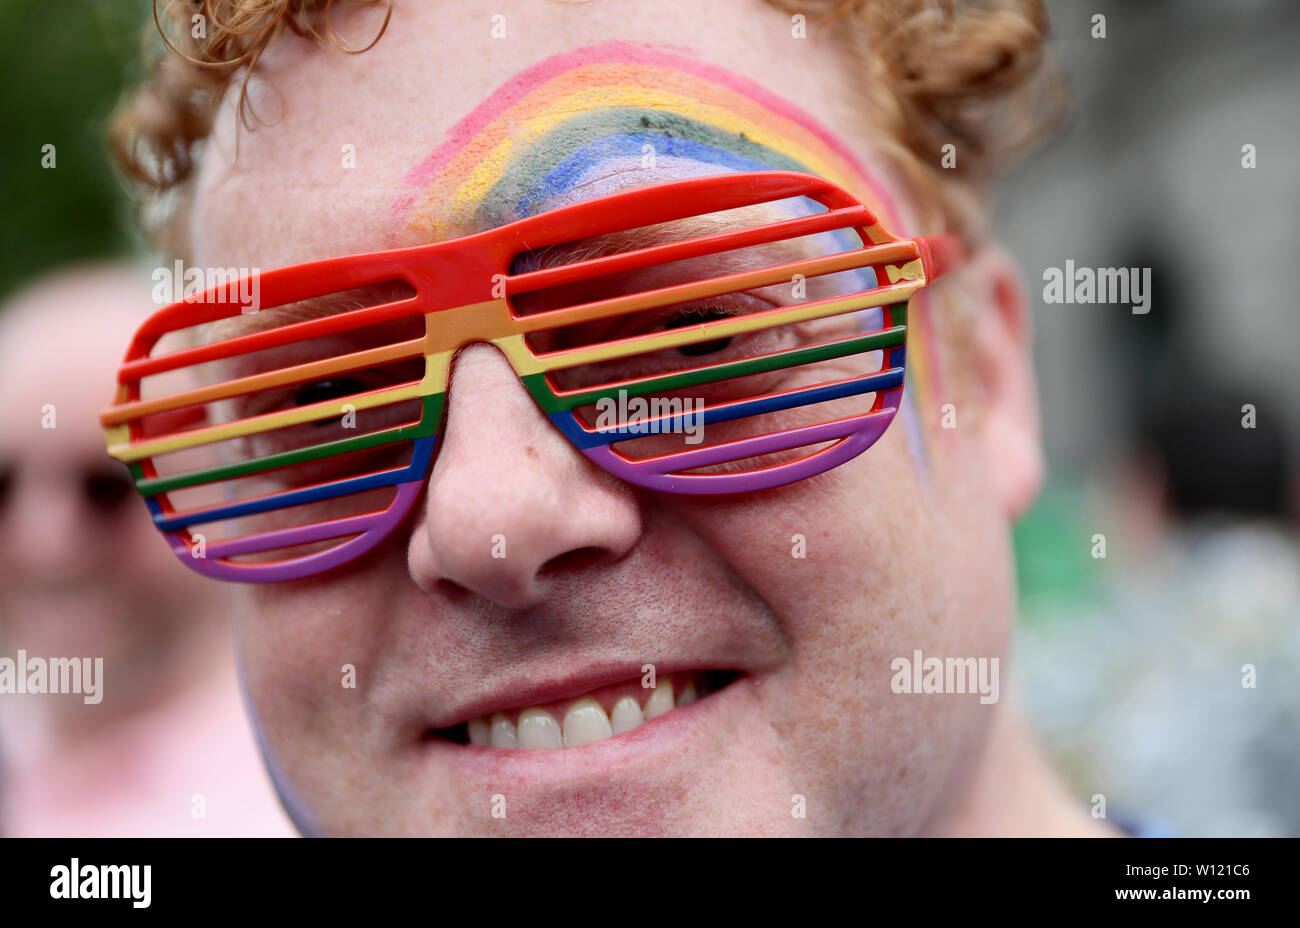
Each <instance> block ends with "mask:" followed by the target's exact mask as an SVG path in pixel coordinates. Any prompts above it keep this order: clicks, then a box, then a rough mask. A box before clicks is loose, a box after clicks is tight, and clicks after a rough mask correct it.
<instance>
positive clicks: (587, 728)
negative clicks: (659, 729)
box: [428, 670, 741, 750]
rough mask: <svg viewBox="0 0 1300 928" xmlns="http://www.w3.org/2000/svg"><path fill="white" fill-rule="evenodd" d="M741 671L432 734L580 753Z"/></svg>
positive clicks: (586, 697) (679, 676)
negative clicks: (582, 749) (583, 747)
mask: <svg viewBox="0 0 1300 928" xmlns="http://www.w3.org/2000/svg"><path fill="white" fill-rule="evenodd" d="M740 676H741V674H740V673H739V672H737V671H729V670H715V671H687V672H682V673H675V674H671V675H665V676H661V677H659V678H658V679H657V680H656V681H655V682H656V685H655V686H654V687H647V686H643V685H642V680H641V679H640V678H636V679H632V680H627V681H624V682H622V683H616V684H614V685H612V686H603V687H600V688H599V689H596V690H591V691H589V692H586V693H581V694H578V695H576V696H573V697H571V698H568V699H562V700H557V701H555V702H549V703H546V704H544V705H536V706H520V707H515V708H507V709H500V710H498V711H495V712H492V713H489V714H487V715H482V716H479V717H477V718H473V719H470V720H469V721H466V722H461V723H460V724H458V725H452V726H451V727H449V728H441V729H436V730H430V731H429V733H428V734H429V737H430V738H436V739H439V740H444V741H450V742H452V743H454V744H464V745H477V746H480V747H491V748H500V749H504V750H545V749H552V750H554V749H556V748H578V747H582V746H583V745H587V744H591V743H593V742H596V741H604V740H605V739H607V738H614V737H617V736H619V735H622V734H625V733H627V732H629V731H632V730H633V729H635V728H639V727H640V726H642V725H644V724H647V723H649V722H652V721H654V720H655V719H657V718H659V717H660V716H663V715H667V714H668V713H670V712H673V711H674V710H677V709H681V708H684V707H685V706H688V705H690V704H691V703H693V702H696V701H698V700H701V699H704V698H706V697H708V696H710V695H712V694H714V693H717V692H718V691H719V690H722V689H725V688H726V687H727V686H729V685H730V684H732V683H734V682H735V681H736V680H737V679H739V678H740Z"/></svg>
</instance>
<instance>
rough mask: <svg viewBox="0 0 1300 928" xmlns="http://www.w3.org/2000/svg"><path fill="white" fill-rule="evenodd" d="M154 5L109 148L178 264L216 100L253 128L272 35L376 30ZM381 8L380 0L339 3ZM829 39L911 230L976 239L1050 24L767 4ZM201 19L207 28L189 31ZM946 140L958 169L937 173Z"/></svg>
mask: <svg viewBox="0 0 1300 928" xmlns="http://www.w3.org/2000/svg"><path fill="white" fill-rule="evenodd" d="M158 2H159V0H154V23H153V24H151V25H150V26H149V27H147V29H148V31H152V30H154V29H155V28H156V29H157V31H158V33H159V34H161V35H162V36H163V46H164V47H163V49H162V51H161V53H160V54H159V55H158V56H157V58H156V60H155V61H154V62H153V65H152V69H151V71H150V73H149V76H148V78H147V80H146V81H145V82H144V83H143V85H142V86H140V87H139V88H137V89H135V90H134V91H133V92H132V93H131V94H130V95H129V96H128V97H127V98H126V99H125V100H124V102H123V104H122V105H121V106H120V107H119V108H118V111H117V113H116V114H115V115H114V118H113V120H112V123H111V126H110V131H109V141H110V147H111V149H112V152H113V155H114V157H115V159H116V161H117V164H118V165H119V167H120V168H121V170H122V172H123V173H124V174H125V176H126V178H127V180H128V183H129V184H130V185H131V186H132V187H133V188H134V192H135V194H136V196H137V199H138V200H139V201H140V203H141V205H142V207H143V208H144V211H143V218H144V223H145V228H146V231H147V233H148V234H149V236H150V238H151V240H152V241H153V243H154V244H155V245H156V246H158V247H160V248H162V249H163V250H164V251H167V252H168V253H169V254H173V255H185V254H186V252H187V248H188V245H187V241H186V239H185V236H184V229H185V221H184V220H185V217H186V215H187V213H188V203H189V197H190V192H189V191H190V181H191V179H192V177H193V174H194V169H195V164H196V160H197V157H198V145H199V143H201V142H202V141H203V140H204V139H205V138H206V137H207V136H208V134H209V133H210V132H211V130H212V122H213V118H214V113H215V111H216V108H217V104H218V103H219V102H220V101H221V99H222V98H223V97H224V96H225V95H226V93H227V92H228V91H230V90H231V84H232V82H233V81H235V79H236V77H237V76H238V75H239V74H241V73H242V75H243V77H242V80H241V82H240V84H239V99H238V101H237V102H238V106H237V112H238V114H239V119H240V123H241V126H243V127H247V126H250V125H251V124H252V114H251V113H250V111H249V109H248V106H247V103H248V101H247V98H246V96H245V91H246V88H247V83H248V78H249V75H250V74H251V73H252V72H253V70H254V69H255V68H256V67H257V62H258V59H259V58H260V57H261V55H262V53H263V52H264V51H265V50H266V48H267V46H268V45H269V44H270V43H271V42H272V41H273V40H274V39H275V37H276V35H277V34H279V33H280V32H281V30H284V29H289V30H291V31H293V32H295V33H297V34H298V35H301V36H307V37H314V38H315V39H316V40H317V41H318V42H319V43H320V44H321V45H323V46H327V47H330V48H334V49H338V50H340V51H343V52H346V53H349V54H360V53H362V52H364V51H366V50H367V49H369V48H370V47H372V46H373V45H374V44H375V43H376V42H378V41H379V39H380V38H381V37H382V35H383V33H384V31H385V30H386V29H387V27H388V22H389V17H390V16H391V14H392V2H393V0H386V2H387V3H388V12H387V15H386V16H385V18H384V21H383V24H382V25H381V26H380V28H379V30H378V32H377V34H376V35H375V36H374V38H373V39H372V41H371V42H370V44H369V45H366V46H365V47H364V48H349V47H347V46H346V45H345V43H343V42H342V41H341V40H340V39H339V37H338V35H337V33H335V32H334V30H333V28H332V25H331V23H330V10H331V7H332V6H333V5H334V3H335V2H336V0H167V2H166V6H165V7H164V8H162V9H161V10H160V9H159V7H158ZM342 2H347V3H377V2H385V0H342ZM767 2H769V3H770V4H771V5H773V6H776V7H778V8H780V9H782V10H785V11H787V12H791V13H804V14H807V15H809V18H810V19H811V20H812V21H813V23H814V24H815V25H814V28H818V24H819V27H820V28H821V29H823V30H833V32H834V35H835V37H836V38H837V39H839V40H841V41H844V42H845V43H846V44H847V46H848V48H849V50H850V52H851V54H852V56H853V60H854V61H855V62H856V64H857V66H858V67H859V68H860V69H861V74H860V79H859V81H858V85H859V88H860V91H861V93H862V94H863V97H864V105H866V106H868V107H869V108H870V110H871V112H872V116H873V119H874V121H875V122H876V124H878V125H879V126H880V127H881V128H883V129H884V130H885V132H884V135H885V138H886V142H885V145H884V149H885V150H884V152H883V154H884V155H885V156H886V157H887V158H889V159H890V161H891V162H892V164H893V165H894V167H895V168H896V169H897V170H898V172H899V174H900V176H901V179H902V180H903V181H904V183H906V184H908V185H909V187H911V188H912V191H913V193H915V194H916V196H915V199H916V200H917V201H918V206H919V207H920V210H921V217H920V219H921V223H922V225H923V226H925V227H926V228H927V230H930V231H933V230H935V229H937V228H938V227H943V226H946V227H948V228H950V229H953V230H955V231H957V232H958V233H959V234H962V235H964V236H966V237H967V238H968V239H973V238H974V237H975V236H976V235H977V234H978V233H979V231H980V229H981V227H982V224H983V216H984V210H983V203H984V201H985V199H986V195H987V192H988V189H989V186H990V184H991V181H993V180H994V179H995V178H996V177H997V176H998V174H1000V173H1001V172H1002V171H1003V170H1005V168H1006V167H1007V166H1008V165H1009V164H1010V163H1011V162H1012V161H1013V160H1014V159H1015V158H1016V157H1018V156H1019V155H1020V154H1021V153H1022V152H1024V151H1025V150H1026V149H1027V148H1028V147H1030V146H1031V145H1032V144H1033V143H1035V142H1036V141H1038V140H1039V139H1040V138H1041V137H1042V136H1043V135H1044V134H1046V132H1047V131H1049V130H1050V129H1051V128H1052V127H1053V126H1054V124H1055V122H1056V120H1057V119H1058V117H1059V115H1060V114H1061V113H1062V112H1063V111H1064V90H1063V86H1064V85H1063V83H1062V82H1061V81H1060V80H1059V78H1058V77H1057V76H1056V74H1055V71H1054V70H1053V69H1052V68H1051V67H1049V66H1047V59H1046V56H1045V43H1046V36H1047V28H1048V22H1047V15H1046V13H1045V11H1044V9H1043V5H1042V2H1041V0H969V2H963V0H767ZM196 15H202V16H203V17H204V18H205V19H204V22H205V26H206V29H205V30H192V29H191V22H192V18H193V17H194V16H196ZM195 31H200V32H203V33H204V34H203V35H202V36H201V37H195V36H194V35H193V32H195ZM946 144H952V145H954V146H956V150H957V151H958V152H959V153H960V156H959V157H958V158H957V159H956V166H955V167H953V168H952V169H945V168H943V167H942V166H941V164H940V157H941V150H942V146H944V145H946Z"/></svg>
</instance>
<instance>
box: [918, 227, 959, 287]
mask: <svg viewBox="0 0 1300 928" xmlns="http://www.w3.org/2000/svg"><path fill="white" fill-rule="evenodd" d="M915 242H916V247H917V249H918V250H920V252H921V266H922V267H924V268H925V279H926V281H927V282H930V283H933V282H934V281H936V280H938V279H939V278H940V277H942V276H943V275H944V274H947V273H948V272H949V271H954V270H956V269H957V268H958V267H960V266H961V265H963V264H965V263H966V258H967V257H968V255H967V253H966V246H965V244H964V243H963V242H962V240H961V239H960V238H958V237H957V236H955V235H929V236H923V237H921V238H917V239H915Z"/></svg>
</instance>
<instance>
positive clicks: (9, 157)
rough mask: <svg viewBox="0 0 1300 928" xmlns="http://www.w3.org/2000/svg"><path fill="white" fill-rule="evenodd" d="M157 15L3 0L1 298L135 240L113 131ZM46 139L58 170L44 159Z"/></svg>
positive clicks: (93, 2) (94, 5)
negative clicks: (112, 118) (113, 152)
mask: <svg viewBox="0 0 1300 928" xmlns="http://www.w3.org/2000/svg"><path fill="white" fill-rule="evenodd" d="M148 16H149V8H148V6H147V5H146V4H144V3H139V2H127V0H48V2H40V3H35V2H32V0H0V86H3V87H4V88H5V90H4V93H3V94H0V126H4V131H3V132H0V210H2V211H3V216H4V222H3V225H2V226H0V230H2V231H0V235H3V239H0V300H2V299H4V298H5V297H7V296H8V295H9V294H10V293H12V292H13V290H14V289H15V288H16V287H18V286H20V285H21V284H22V283H23V282H24V281H26V280H28V279H31V278H35V277H37V276H39V275H40V274H41V273H42V272H43V271H45V270H48V269H50V268H53V267H55V266H57V265H60V264H63V263H66V262H69V261H75V260H79V259H86V258H98V257H107V256H113V255H121V254H126V253H129V252H130V251H131V249H132V246H133V244H134V243H135V242H136V240H137V239H136V236H135V233H134V231H133V229H132V222H131V216H130V210H129V207H128V204H127V200H126V197H125V195H124V193H123V190H122V187H121V185H120V184H119V182H118V181H117V179H116V178H115V176H114V173H113V170H112V168H111V167H110V165H109V159H108V156H107V148H106V146H105V142H104V138H105V130H106V128H107V124H108V117H109V114H110V113H111V112H112V109H113V107H114V105H115V104H116V103H117V100H118V99H119V97H120V95H121V93H122V89H123V88H124V87H126V86H130V85H133V84H134V83H136V82H137V81H138V80H139V79H140V78H141V77H142V76H143V75H142V73H141V68H140V63H139V59H140V55H139V51H140V48H141V36H142V34H143V26H144V23H145V21H146V17H148ZM46 145H53V146H54V158H55V166H54V167H53V168H43V167H42V166H41V162H42V157H43V151H42V149H43V147H44V146H46Z"/></svg>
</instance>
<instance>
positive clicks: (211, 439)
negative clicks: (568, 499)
mask: <svg viewBox="0 0 1300 928" xmlns="http://www.w3.org/2000/svg"><path fill="white" fill-rule="evenodd" d="M958 260H960V246H959V244H958V243H957V242H956V240H955V239H952V238H951V237H948V236H941V237H938V238H931V239H925V238H917V239H897V238H895V237H894V236H892V235H890V234H889V233H888V232H886V231H885V230H884V229H883V228H882V227H881V226H880V225H879V223H878V222H877V221H876V218H875V217H874V216H873V215H872V214H871V212H870V211H869V210H868V209H867V208H866V207H865V206H863V205H862V204H861V203H859V202H858V201H857V200H855V199H854V198H853V197H851V196H850V195H849V194H848V193H846V192H845V191H843V190H841V189H840V188H838V187H836V186H834V185H833V184H830V183H828V182H827V181H825V180H822V179H820V178H818V177H815V176H812V175H808V174H800V173H795V172H785V171H770V172H768V171H764V172H753V173H739V174H726V175H721V176H711V177H700V178H693V179H689V180H682V181H675V182H671V183H663V184H657V185H654V186H649V187H644V188H640V189H635V190H629V191H624V192H620V193H615V194H612V195H609V196H605V197H602V198H600V199H596V200H590V201H587V202H584V203H579V204H576V205H573V206H567V207H564V208H561V209H557V210H553V211H550V212H546V213H541V214H538V215H535V216H532V217H529V218H527V219H523V220H520V221H517V222H513V223H510V224H509V225H505V226H501V227H499V228H496V229H491V230H489V231H486V232H482V233H478V234H475V235H470V236H466V237H463V238H459V239H454V240H451V241H445V242H437V243H434V244H430V245H420V246H417V247H413V248H401V249H396V250H391V251H385V252H379V253H374V254H361V255H352V256H347V257H340V258H331V259H326V260H321V261H312V262H309V263H305V264H299V265H295V266H292V267H286V268H280V269H277V270H272V271H266V272H263V273H260V274H256V275H252V276H250V277H249V278H247V279H244V280H241V281H238V282H233V281H232V282H230V283H229V284H228V285H227V286H218V287H213V288H211V289H209V290H207V291H205V292H204V293H201V294H196V295H194V296H192V297H189V298H187V299H186V300H184V301H182V302H179V303H174V304H172V305H170V306H168V307H166V308H164V309H162V310H160V311H159V312H157V313H156V314H154V315H153V316H152V317H151V318H150V319H149V320H148V321H147V322H145V323H144V325H143V326H141V328H140V329H139V331H138V332H137V333H136V335H135V337H134V338H133V340H132V342H131V345H130V348H129V349H128V351H127V354H126V358H125V361H124V362H123V364H122V366H121V369H120V371H119V374H118V388H117V395H116V399H115V401H114V403H113V405H112V406H110V407H109V408H108V409H106V410H105V411H104V412H103V414H102V416H101V420H102V423H103V425H104V427H105V433H106V438H107V442H108V450H109V454H110V455H112V456H113V457H114V458H116V459H117V460H119V461H123V462H125V463H126V464H128V466H129V467H130V469H131V472H132V475H133V477H134V479H135V485H136V488H137V489H138V491H139V492H140V493H141V494H142V495H143V496H144V498H145V500H146V502H147V503H148V506H149V508H150V511H151V512H152V514H153V518H154V521H155V523H156V524H157V526H158V528H159V530H160V531H162V532H163V533H164V535H166V537H167V538H168V540H169V542H170V543H171V545H172V547H173V549H174V550H175V551H176V553H177V555H178V556H179V557H180V558H181V560H182V561H184V562H185V563H186V564H188V565H189V566H190V567H191V568H193V569H194V570H197V571H198V572H199V573H202V574H205V575H207V576H210V577H218V578H222V579H227V580H239V581H275V580H291V579H296V578H300V577H306V576H309V575H311V574H316V573H320V572H322V571H325V570H329V569H330V568H332V567H335V566H337V565H339V564H342V563H344V562H346V561H349V560H351V559H353V558H356V557H358V556H360V555H362V554H364V553H365V552H366V551H369V550H370V549H371V548H373V547H374V546H375V545H377V544H379V543H380V542H381V541H382V540H383V539H384V538H386V537H387V536H388V535H389V534H390V533H391V532H392V531H393V530H394V528H396V527H397V526H398V524H399V523H401V521H402V520H403V519H404V517H405V516H406V515H407V513H408V512H409V511H410V510H411V508H412V504H413V503H414V502H415V500H416V498H417V497H418V496H419V494H420V491H421V489H422V488H423V485H424V481H425V479H426V478H427V475H428V473H429V471H430V468H431V462H432V460H433V456H434V449H435V446H436V444H437V441H438V436H439V432H440V430H441V428H442V426H443V422H444V412H445V406H446V399H447V393H448V386H449V381H450V379H451V378H450V374H451V367H452V361H453V358H454V355H455V353H456V352H457V351H458V350H459V349H460V348H462V347H464V346H465V345H467V344H470V343H473V342H485V343H489V344H491V345H494V346H495V347H496V348H497V349H499V350H500V351H501V352H502V353H503V354H504V355H505V357H506V359H507V360H508V361H509V363H510V364H511V366H512V367H513V368H514V370H515V372H516V374H517V375H518V376H519V378H520V380H521V381H522V383H523V386H524V387H525V388H526V389H527V391H528V393H529V394H530V395H531V396H532V397H533V399H534V400H535V401H536V402H537V405H538V406H539V407H540V408H541V411H542V412H543V413H544V414H545V415H546V416H547V417H548V418H549V419H550V420H551V422H553V423H554V424H555V426H556V427H557V428H558V429H559V430H560V432H562V433H563V434H564V435H565V436H566V437H567V438H568V439H569V440H570V441H571V442H572V444H573V445H574V447H575V448H577V449H578V450H579V451H580V452H581V453H582V454H583V455H585V456H586V457H587V458H588V459H590V460H591V461H592V462H594V463H595V464H597V465H599V466H600V467H602V468H603V469H605V470H606V471H608V472H610V473H612V474H614V475H615V476H617V477H619V478H621V479H622V480H625V481H628V482H629V483H633V484H636V485H638V486H642V487H646V488H649V489H652V490H658V491H662V492H668V493H694V494H723V493H737V492H746V491H753V490H761V489H765V488H769V487H776V486H780V485H783V484H788V483H791V482H793V481H796V480H802V479H804V478H807V477H811V476H814V475H816V474H820V473H823V472H824V471H827V470H829V469H830V468H832V467H835V466H837V465H839V464H843V463H844V462H845V461H848V460H850V459H851V458H853V457H855V456H857V455H859V454H861V453H862V452H863V451H865V450H866V449H867V448H868V447H870V446H871V444H872V443H874V442H875V441H876V439H878V438H879V437H880V435H881V434H882V433H883V432H884V431H885V428H886V427H887V426H888V425H889V423H890V422H891V421H892V420H893V417H894V415H895V413H896V412H897V410H898V405H899V402H900V401H901V398H902V390H903V377H904V362H905V357H906V339H907V301H908V300H909V299H910V298H911V297H912V296H913V295H914V294H915V293H917V291H919V290H920V289H921V288H922V287H924V286H925V285H926V284H927V283H929V282H931V281H933V280H934V279H936V278H937V277H938V276H939V275H940V273H942V272H943V271H944V270H945V269H946V268H949V267H951V266H953V265H954V264H955V263H956V262H957V261H958ZM231 294H245V295H247V294H255V295H256V297H255V299H256V301H257V303H256V306H255V307H250V306H248V305H247V304H243V303H241V302H240V301H239V300H238V299H232V298H231ZM250 308H255V309H256V311H255V312H249V311H248V310H249V309H250ZM500 438H501V440H502V441H503V442H508V441H509V440H510V436H509V435H502V436H500ZM519 478H520V479H521V480H526V479H528V475H527V474H520V475H519Z"/></svg>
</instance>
